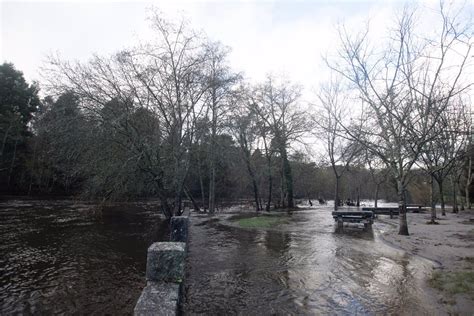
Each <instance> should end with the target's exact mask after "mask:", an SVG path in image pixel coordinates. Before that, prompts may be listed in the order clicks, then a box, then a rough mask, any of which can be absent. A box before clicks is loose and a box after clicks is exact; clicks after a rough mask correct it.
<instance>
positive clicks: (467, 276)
mask: <svg viewBox="0 0 474 316" xmlns="http://www.w3.org/2000/svg"><path fill="white" fill-rule="evenodd" d="M429 283H430V285H431V286H432V287H434V288H436V289H438V290H441V291H444V292H446V293H448V294H451V295H454V294H467V295H469V296H470V297H471V298H474V271H460V272H440V271H436V272H434V273H433V275H432V276H431V279H430V280H429Z"/></svg>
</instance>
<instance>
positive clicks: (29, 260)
mask: <svg viewBox="0 0 474 316" xmlns="http://www.w3.org/2000/svg"><path fill="white" fill-rule="evenodd" d="M95 209H96V206H95V205H91V204H83V203H74V202H73V201H28V200H10V201H1V202H0V315H10V314H39V315H44V314H80V315H89V314H96V315H102V314H109V315H117V314H131V313H132V311H133V307H134V305H135V303H136V301H137V299H138V297H139V295H140V292H141V290H142V288H143V286H144V283H145V267H146V249H147V247H148V246H149V245H150V244H151V243H152V242H153V241H156V240H164V239H167V236H168V227H167V224H166V223H165V222H163V221H162V219H161V218H160V216H159V214H158V213H157V211H156V209H157V208H156V205H153V203H133V204H125V203H124V204H118V205H116V206H114V207H109V208H106V209H105V210H104V211H103V212H96V211H95Z"/></svg>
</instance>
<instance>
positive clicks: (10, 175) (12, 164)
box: [7, 136, 18, 187]
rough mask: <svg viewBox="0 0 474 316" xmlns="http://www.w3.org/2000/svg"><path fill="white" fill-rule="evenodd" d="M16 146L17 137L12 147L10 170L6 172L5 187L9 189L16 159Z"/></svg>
mask: <svg viewBox="0 0 474 316" xmlns="http://www.w3.org/2000/svg"><path fill="white" fill-rule="evenodd" d="M17 145H18V136H17V137H16V139H15V146H14V147H13V157H12V163H11V164H10V170H9V171H8V183H7V187H10V181H11V178H12V173H13V167H14V166H15V159H16V147H17Z"/></svg>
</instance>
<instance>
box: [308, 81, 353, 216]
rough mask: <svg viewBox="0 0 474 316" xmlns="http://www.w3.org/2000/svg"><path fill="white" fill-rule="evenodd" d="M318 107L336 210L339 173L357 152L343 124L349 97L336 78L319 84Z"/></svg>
mask: <svg viewBox="0 0 474 316" xmlns="http://www.w3.org/2000/svg"><path fill="white" fill-rule="evenodd" d="M318 99H319V103H318V104H319V105H320V109H319V111H318V114H316V116H315V119H314V121H315V125H316V126H317V127H318V128H317V129H316V136H318V137H320V139H321V140H323V142H324V145H325V154H326V155H327V159H324V158H323V161H326V163H329V164H330V166H331V168H332V170H333V172H334V177H335V180H336V181H335V188H334V210H337V209H338V207H339V206H341V203H340V197H339V186H340V180H341V177H342V176H343V175H344V173H345V172H346V171H347V170H348V169H349V165H350V164H351V163H352V162H353V161H354V159H355V158H356V157H357V154H358V152H359V150H358V148H357V143H356V142H354V141H353V140H351V139H348V137H347V136H345V134H344V127H343V125H342V124H344V123H343V122H344V121H345V120H346V118H348V117H349V116H350V114H349V109H348V99H347V98H346V96H345V94H344V91H343V89H342V86H341V83H340V81H338V80H333V81H331V82H329V83H328V84H326V85H323V86H321V88H320V91H319V93H318Z"/></svg>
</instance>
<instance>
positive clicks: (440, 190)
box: [437, 180, 446, 216]
mask: <svg viewBox="0 0 474 316" xmlns="http://www.w3.org/2000/svg"><path fill="white" fill-rule="evenodd" d="M437 182H438V187H439V199H440V202H441V215H442V216H446V205H445V201H444V190H443V180H437Z"/></svg>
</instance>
